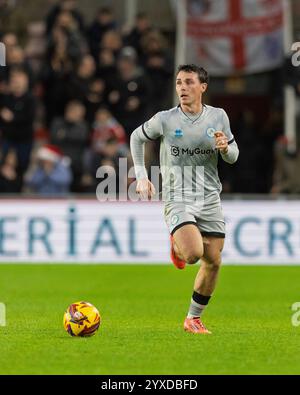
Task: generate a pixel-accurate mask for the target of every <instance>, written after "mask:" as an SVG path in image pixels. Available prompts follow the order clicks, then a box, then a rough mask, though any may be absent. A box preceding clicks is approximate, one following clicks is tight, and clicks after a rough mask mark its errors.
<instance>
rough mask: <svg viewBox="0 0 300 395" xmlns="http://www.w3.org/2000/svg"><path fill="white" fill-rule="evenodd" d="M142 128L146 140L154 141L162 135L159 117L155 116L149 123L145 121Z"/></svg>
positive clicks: (158, 115)
mask: <svg viewBox="0 0 300 395" xmlns="http://www.w3.org/2000/svg"><path fill="white" fill-rule="evenodd" d="M141 127H142V132H143V134H144V136H145V137H146V138H147V139H148V140H156V139H158V138H160V137H161V136H162V135H163V128H162V122H161V116H160V114H159V113H157V114H155V115H154V116H153V117H152V118H151V119H149V121H146V122H145V123H144V124H143V125H141Z"/></svg>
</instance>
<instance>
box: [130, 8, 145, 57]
mask: <svg viewBox="0 0 300 395" xmlns="http://www.w3.org/2000/svg"><path fill="white" fill-rule="evenodd" d="M151 29H152V27H151V23H150V21H149V17H148V15H147V14H146V13H145V12H140V13H139V14H137V16H136V20H135V26H134V27H133V29H132V30H131V32H130V33H129V34H128V35H126V36H125V39H124V41H125V45H126V46H129V47H133V48H134V49H135V50H136V51H137V54H138V56H142V53H143V50H142V45H141V40H142V38H143V37H144V36H145V35H146V34H147V33H149V32H150V31H151Z"/></svg>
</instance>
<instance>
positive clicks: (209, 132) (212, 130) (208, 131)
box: [206, 128, 216, 138]
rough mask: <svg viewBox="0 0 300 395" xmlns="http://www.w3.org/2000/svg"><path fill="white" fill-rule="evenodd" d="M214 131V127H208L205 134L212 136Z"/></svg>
mask: <svg viewBox="0 0 300 395" xmlns="http://www.w3.org/2000/svg"><path fill="white" fill-rule="evenodd" d="M215 131H216V129H215V128H208V129H207V130H206V134H207V136H208V137H211V138H212V137H214V135H215Z"/></svg>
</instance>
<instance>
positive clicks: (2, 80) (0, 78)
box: [0, 33, 18, 93]
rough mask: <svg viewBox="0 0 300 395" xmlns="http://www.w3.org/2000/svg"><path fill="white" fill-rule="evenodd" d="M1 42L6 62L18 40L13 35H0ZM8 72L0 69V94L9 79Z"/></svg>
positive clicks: (5, 68) (6, 68) (4, 68)
mask: <svg viewBox="0 0 300 395" xmlns="http://www.w3.org/2000/svg"><path fill="white" fill-rule="evenodd" d="M1 42H2V43H3V44H4V45H5V49H6V60H7V59H8V58H9V57H10V52H11V51H12V50H13V48H14V47H15V46H17V45H18V38H17V36H16V35H15V34H14V33H6V34H3V35H2V37H1ZM8 71H9V69H8V67H0V93H1V92H3V91H4V90H5V89H6V87H7V83H8V77H9V72H8Z"/></svg>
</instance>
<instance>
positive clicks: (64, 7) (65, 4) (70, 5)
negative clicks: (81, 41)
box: [46, 0, 84, 34]
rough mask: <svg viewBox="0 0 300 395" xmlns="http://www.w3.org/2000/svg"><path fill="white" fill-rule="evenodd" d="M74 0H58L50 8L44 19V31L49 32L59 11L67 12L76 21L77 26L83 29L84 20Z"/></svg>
mask: <svg viewBox="0 0 300 395" xmlns="http://www.w3.org/2000/svg"><path fill="white" fill-rule="evenodd" d="M76 2H77V1H76V0H60V1H58V2H57V4H56V5H54V7H53V8H52V9H51V10H50V12H49V14H48V16H47V20H46V31H47V34H51V32H52V29H53V26H54V25H55V23H56V22H57V18H58V16H59V15H60V14H61V12H64V11H65V12H68V13H70V14H71V15H72V17H73V19H74V21H76V23H77V25H78V28H79V29H80V30H81V31H83V30H84V22H83V17H82V15H81V13H80V12H79V11H78V9H77V8H76Z"/></svg>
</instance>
